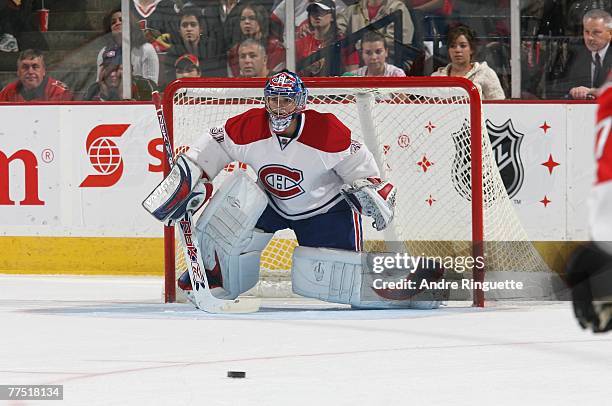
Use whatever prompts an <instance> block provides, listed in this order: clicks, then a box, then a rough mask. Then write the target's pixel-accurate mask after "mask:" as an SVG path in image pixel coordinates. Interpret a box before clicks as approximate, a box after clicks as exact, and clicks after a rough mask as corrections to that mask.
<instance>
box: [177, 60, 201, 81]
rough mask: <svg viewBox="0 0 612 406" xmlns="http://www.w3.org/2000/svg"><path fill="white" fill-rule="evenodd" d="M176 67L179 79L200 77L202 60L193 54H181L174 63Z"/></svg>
mask: <svg viewBox="0 0 612 406" xmlns="http://www.w3.org/2000/svg"><path fill="white" fill-rule="evenodd" d="M174 69H175V71H176V78H177V79H180V78H197V77H200V62H199V61H198V57H197V56H195V55H193V54H184V55H181V56H179V57H178V59H177V60H176V62H175V63H174Z"/></svg>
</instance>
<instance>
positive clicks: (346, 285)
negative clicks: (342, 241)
mask: <svg viewBox="0 0 612 406" xmlns="http://www.w3.org/2000/svg"><path fill="white" fill-rule="evenodd" d="M365 255H367V254H366V253H361V252H355V251H348V250H339V249H329V248H310V247H296V249H295V251H294V252H293V265H292V268H291V285H292V289H293V292H294V293H296V294H298V295H300V296H305V297H311V298H315V299H319V300H324V301H327V302H332V303H343V304H350V305H352V306H354V307H358V308H364V309H391V308H411V309H435V308H438V307H439V306H440V300H436V299H434V298H432V300H431V301H429V300H423V297H422V296H421V297H420V298H419V300H411V299H407V300H390V299H385V298H382V297H380V296H379V295H377V294H376V292H374V290H373V289H372V287H371V286H368V285H367V284H366V283H363V282H364V274H365V273H366V272H367V270H364V269H363V263H365V261H364V262H362V260H364V258H365Z"/></svg>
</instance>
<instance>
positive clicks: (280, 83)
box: [264, 70, 308, 133]
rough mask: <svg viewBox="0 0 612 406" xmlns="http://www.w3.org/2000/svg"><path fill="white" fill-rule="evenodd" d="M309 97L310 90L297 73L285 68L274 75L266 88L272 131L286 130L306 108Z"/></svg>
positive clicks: (265, 95)
mask: <svg viewBox="0 0 612 406" xmlns="http://www.w3.org/2000/svg"><path fill="white" fill-rule="evenodd" d="M307 99H308V90H307V89H306V88H305V87H304V82H302V79H300V77H299V76H298V75H297V74H295V73H293V72H290V71H287V70H283V71H281V72H279V73H277V74H275V75H274V76H272V77H271V78H270V79H269V80H268V82H266V86H265V88H264V100H265V104H266V110H267V111H268V114H269V116H270V125H271V126H272V131H274V132H275V133H281V132H283V131H285V130H286V129H287V127H289V125H290V124H291V121H292V120H293V119H294V118H295V117H296V116H297V115H298V114H300V113H301V112H302V111H303V110H304V109H305V108H306V100H307Z"/></svg>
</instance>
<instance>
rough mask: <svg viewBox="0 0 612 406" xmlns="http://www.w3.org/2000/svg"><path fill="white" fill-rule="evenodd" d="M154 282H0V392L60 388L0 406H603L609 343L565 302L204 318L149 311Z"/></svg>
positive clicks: (270, 303) (306, 308) (301, 308)
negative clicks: (235, 374) (54, 397)
mask: <svg viewBox="0 0 612 406" xmlns="http://www.w3.org/2000/svg"><path fill="white" fill-rule="evenodd" d="M161 283H162V282H161V279H157V278H95V277H61V276H56V277H49V276H45V277H23V276H2V275H0V323H1V324H0V326H1V327H0V384H63V385H64V400H63V401H41V402H32V401H27V402H24V401H19V402H16V401H12V402H8V401H5V402H4V403H3V402H2V401H0V404H7V405H15V406H16V405H20V406H23V405H34V404H40V405H53V404H61V405H83V406H85V405H232V406H234V405H237V406H239V405H317V406H319V405H330V406H339V405H351V406H361V405H364V406H365V405H445V406H449V405H470V406H473V405H495V406H501V405H520V406H523V405H555V406H560V405H572V406H576V405H579V406H586V405H609V404H612V334H607V335H606V334H604V335H595V334H592V333H590V332H585V331H583V330H581V329H580V328H579V327H578V325H577V324H576V322H575V320H574V318H573V314H572V312H571V308H570V305H569V304H568V303H540V304H538V305H534V304H529V305H527V304H504V305H496V306H493V307H488V308H485V309H473V308H469V307H457V305H452V306H449V307H446V308H442V309H439V310H433V311H416V310H388V311H372V310H370V311H367V310H362V311H357V310H350V309H348V308H346V307H344V306H335V305H332V304H326V303H322V302H316V301H307V300H294V299H283V300H281V299H276V300H264V302H263V308H262V310H261V311H260V312H259V313H256V314H252V315H239V316H231V315H209V314H205V313H203V312H200V311H197V310H195V309H193V308H192V307H191V306H190V305H187V304H168V305H166V304H161V303H160V297H161ZM462 305H463V306H465V304H462ZM228 370H238V371H245V372H246V374H247V378H246V379H230V378H227V377H226V373H227V371H228Z"/></svg>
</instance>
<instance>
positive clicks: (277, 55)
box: [227, 4, 285, 76]
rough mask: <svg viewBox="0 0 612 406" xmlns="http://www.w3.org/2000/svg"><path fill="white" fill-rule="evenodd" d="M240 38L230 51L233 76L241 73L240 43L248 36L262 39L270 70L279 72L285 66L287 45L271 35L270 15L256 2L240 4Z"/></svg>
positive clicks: (258, 39)
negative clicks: (239, 60)
mask: <svg viewBox="0 0 612 406" xmlns="http://www.w3.org/2000/svg"><path fill="white" fill-rule="evenodd" d="M239 15H240V38H239V41H238V43H236V44H235V45H234V46H233V47H232V48H231V49H230V50H229V51H228V57H227V59H228V65H229V72H230V74H231V76H238V75H239V67H238V44H239V43H242V41H244V40H245V39H247V38H252V39H255V40H257V41H260V42H261V43H262V44H264V46H265V48H266V55H267V57H268V65H267V67H268V71H270V72H278V71H280V70H282V69H283V68H284V67H285V47H284V46H283V44H282V43H281V41H280V40H279V39H278V38H277V37H275V36H274V35H270V31H269V17H268V13H267V11H266V9H265V8H263V7H262V6H259V5H255V4H246V5H244V4H241V5H240V14H239Z"/></svg>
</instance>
